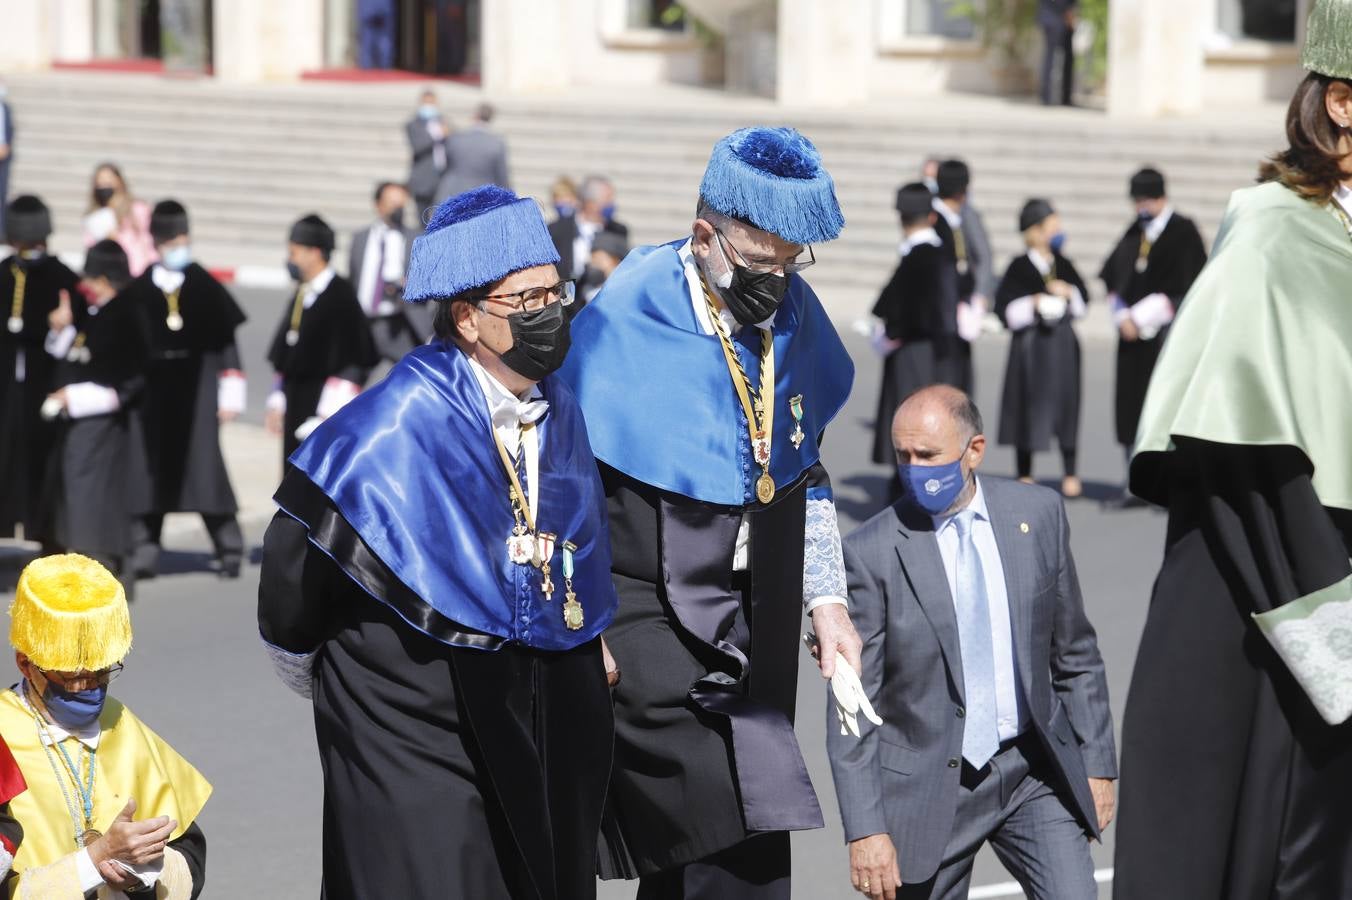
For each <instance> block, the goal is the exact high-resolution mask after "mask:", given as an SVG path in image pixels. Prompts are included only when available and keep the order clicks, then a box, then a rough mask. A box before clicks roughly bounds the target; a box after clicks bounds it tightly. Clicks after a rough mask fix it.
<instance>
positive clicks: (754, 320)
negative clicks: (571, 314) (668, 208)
mask: <svg viewBox="0 0 1352 900" xmlns="http://www.w3.org/2000/svg"><path fill="white" fill-rule="evenodd" d="M844 224H845V221H844V218H843V217H842V215H841V212H840V206H839V204H838V203H837V201H836V196H835V186H834V183H833V182H832V180H831V176H830V175H829V174H828V173H827V171H826V169H825V168H824V167H823V166H822V161H821V156H820V154H819V153H818V152H817V148H816V147H814V146H813V145H812V143H811V142H810V141H809V140H808V139H807V138H805V137H804V136H803V135H801V134H799V133H798V132H797V131H794V130H793V129H790V128H745V129H742V130H739V131H736V132H734V133H733V134H730V135H728V136H727V137H725V138H724V139H723V140H721V141H719V142H718V144H717V145H715V147H714V150H713V155H712V158H711V159H710V161H709V166H708V168H707V170H706V171H705V174H704V179H703V182H702V184H701V185H700V190H699V200H698V204H697V206H696V218H695V221H694V224H693V225H692V227H691V233H690V235H689V236H687V237H683V238H680V239H678V240H675V241H672V242H671V243H669V244H664V245H661V246H656V247H643V248H639V249H636V250H634V251H632V252H631V253H630V254H629V255H628V256H627V257H626V258H625V261H624V263H623V264H622V265H621V266H620V267H619V268H618V269H617V270H616V271H615V273H614V274H613V275H612V276H611V278H610V280H609V281H607V282H606V285H605V287H604V288H602V290H601V291H600V293H599V294H597V296H596V297H595V299H593V300H592V301H591V303H589V304H588V306H587V308H586V309H584V310H583V311H582V312H581V313H579V314H578V316H577V318H576V319H574V321H573V344H574V350H573V353H572V354H570V356H569V358H568V360H567V362H566V363H565V365H564V368H563V371H562V373H561V374H562V375H563V378H564V380H565V381H567V382H568V383H569V384H570V385H572V387H573V389H574V391H575V392H576V394H577V398H578V401H579V402H580V403H581V405H582V409H583V411H584V412H585V413H586V415H587V422H588V429H589V431H590V434H591V439H592V448H593V450H594V451H595V453H596V457H597V460H598V461H599V464H600V470H601V478H602V481H603V482H604V483H605V490H606V496H607V501H608V509H609V514H610V523H611V548H612V555H613V558H614V580H615V585H616V589H617V591H618V592H619V595H620V597H621V599H622V602H621V604H620V612H619V614H618V616H617V618H616V621H615V624H614V625H613V626H612V627H611V628H610V629H609V630H608V631H607V633H606V640H607V642H608V643H609V644H610V646H611V649H612V651H613V652H614V654H615V658H616V661H617V662H618V663H619V666H620V668H621V669H622V670H623V671H624V672H625V673H626V674H625V680H624V681H623V682H622V683H621V685H620V687H619V688H618V689H617V691H616V694H615V704H616V710H615V715H616V749H615V754H616V758H615V769H614V774H613V776H612V781H611V790H610V814H609V815H608V816H607V821H606V824H605V827H604V831H603V840H604V843H605V848H604V850H603V852H602V854H601V871H602V876H603V877H610V878H616V877H625V878H633V877H636V876H637V877H641V878H642V884H641V885H640V887H639V893H638V896H639V897H640V898H667V897H673V898H690V897H720V898H721V897H737V898H787V897H788V896H789V875H790V863H789V832H790V831H793V830H799V829H809V828H820V827H821V826H822V814H821V809H820V808H819V807H818V804H817V799H816V796H815V794H814V792H813V790H812V785H811V782H810V781H809V780H808V776H807V769H806V766H805V765H804V763H803V759H802V755H801V753H800V752H799V749H798V743H797V740H796V739H795V737H794V732H793V714H794V701H795V697H796V694H797V673H798V652H799V649H798V643H799V640H798V639H799V634H800V632H801V631H802V616H803V611H804V605H806V607H807V610H808V612H809V613H810V614H811V617H812V620H813V626H814V628H815V629H816V634H817V638H818V639H819V640H820V647H821V655H822V674H823V675H825V676H827V677H830V676H831V675H832V674H834V673H835V671H836V669H837V667H840V668H841V669H842V671H843V666H841V661H840V655H841V654H842V653H843V655H844V657H845V659H846V660H848V661H849V663H850V664H851V665H852V666H854V667H855V668H856V670H857V664H858V646H859V641H858V637H857V636H856V635H855V633H854V629H853V628H852V627H851V625H850V621H849V615H848V612H847V610H846V607H845V605H844V603H845V601H844V596H845V579H844V568H843V563H842V561H841V556H840V533H839V529H838V526H837V524H836V511H835V505H834V502H833V501H832V498H831V487H830V480H829V478H828V477H827V474H826V471H825V469H824V468H823V467H822V462H821V451H820V445H821V439H822V434H823V432H824V430H825V428H826V426H827V424H828V423H829V422H830V421H831V420H832V418H833V417H834V416H835V415H836V413H837V412H839V411H840V408H841V407H842V406H843V405H844V403H845V399H846V397H847V396H848V394H849V391H850V385H851V382H852V380H853V376H854V369H853V366H852V365H851V362H850V358H849V356H848V354H847V353H846V352H845V349H844V347H843V346H842V344H841V341H840V338H839V337H838V336H837V334H836V331H835V329H834V328H833V327H832V325H831V322H830V320H829V319H828V318H827V316H826V313H825V311H824V310H823V309H822V305H821V303H820V302H819V301H818V300H817V297H816V295H815V294H813V292H812V290H811V288H809V287H808V285H807V282H806V281H804V280H803V278H802V277H801V275H800V274H799V273H800V272H802V271H803V270H804V269H806V268H807V267H808V266H810V265H811V264H812V263H813V262H814V260H815V256H814V253H813V249H812V245H813V244H816V243H822V242H825V241H829V240H832V239H834V238H835V237H836V236H837V235H839V234H840V231H841V229H842V228H843V227H844Z"/></svg>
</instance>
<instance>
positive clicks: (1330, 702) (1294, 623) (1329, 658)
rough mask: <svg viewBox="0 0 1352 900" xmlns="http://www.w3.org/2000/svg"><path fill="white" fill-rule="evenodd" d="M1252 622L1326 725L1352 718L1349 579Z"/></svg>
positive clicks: (1351, 588) (1351, 578)
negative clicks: (1289, 671)
mask: <svg viewBox="0 0 1352 900" xmlns="http://www.w3.org/2000/svg"><path fill="white" fill-rule="evenodd" d="M1253 620H1254V622H1255V623H1257V625H1258V628H1259V630H1261V631H1262V632H1263V635H1264V636H1265V637H1266V638H1267V639H1268V642H1269V643H1270V644H1272V646H1273V648H1274V649H1276V651H1277V655H1278V656H1280V657H1281V658H1282V662H1284V663H1286V667H1287V668H1288V669H1290V670H1291V674H1292V675H1294V676H1295V677H1296V681H1297V682H1299V684H1300V686H1301V687H1302V688H1303V689H1304V690H1305V693H1306V694H1308V695H1309V697H1310V701H1311V702H1312V703H1314V707H1315V709H1317V710H1318V711H1319V715H1321V716H1323V718H1324V721H1325V722H1328V723H1329V724H1330V725H1339V724H1342V723H1343V722H1345V721H1347V720H1348V719H1349V718H1352V575H1349V576H1348V577H1346V578H1344V579H1343V580H1342V581H1339V582H1337V583H1336V584H1331V585H1329V586H1328V587H1326V588H1323V589H1322V590H1318V591H1315V592H1314V593H1313V594H1306V595H1305V596H1304V597H1301V598H1299V599H1297V600H1292V601H1291V602H1290V603H1287V604H1285V605H1283V606H1279V607H1277V608H1276V609H1273V610H1269V611H1268V612H1265V613H1257V614H1255V615H1254V617H1253Z"/></svg>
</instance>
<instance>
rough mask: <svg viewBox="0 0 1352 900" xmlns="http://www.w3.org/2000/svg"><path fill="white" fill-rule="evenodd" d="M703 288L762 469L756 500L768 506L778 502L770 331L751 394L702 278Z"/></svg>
mask: <svg viewBox="0 0 1352 900" xmlns="http://www.w3.org/2000/svg"><path fill="white" fill-rule="evenodd" d="M700 285H701V286H702V287H703V288H704V302H705V303H707V304H708V306H709V323H710V324H711V325H712V326H713V329H714V333H715V334H717V335H718V340H719V343H720V344H721V345H722V347H723V356H724V358H725V359H726V360H727V363H728V374H729V375H731V376H732V386H733V387H734V388H736V390H737V398H738V399H739V400H741V402H742V411H743V412H744V413H746V428H747V432H748V434H749V435H750V437H751V457H752V459H754V460H755V461H756V465H758V466H760V467H761V475H760V477H759V478H757V479H756V499H757V500H759V501H760V502H761V503H769V502H770V501H771V500H773V499H775V480H774V479H773V478H772V477H770V451H771V439H772V436H773V434H774V426H775V343H774V335H773V334H771V333H770V329H768V328H762V329H761V360H760V390H759V391H756V392H755V393H754V394H753V393H752V387H751V379H750V378H748V377H747V374H746V369H744V368H743V367H742V361H741V359H739V358H738V356H737V350H736V348H735V347H733V346H732V337H731V335H730V334H729V333H728V329H727V327H726V326H725V325H724V324H723V320H722V319H720V318H719V317H718V307H717V306H716V305H715V303H714V296H713V293H712V292H711V291H710V290H709V283H708V282H707V281H705V280H704V277H703V275H701V276H700Z"/></svg>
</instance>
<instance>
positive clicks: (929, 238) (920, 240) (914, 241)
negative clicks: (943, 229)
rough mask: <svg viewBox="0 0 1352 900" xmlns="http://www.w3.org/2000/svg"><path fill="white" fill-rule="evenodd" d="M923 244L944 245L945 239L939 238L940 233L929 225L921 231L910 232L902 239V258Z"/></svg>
mask: <svg viewBox="0 0 1352 900" xmlns="http://www.w3.org/2000/svg"><path fill="white" fill-rule="evenodd" d="M921 244H929V245H930V246H932V247H940V246H943V241H941V240H940V239H939V233H938V232H936V231H935V230H934V229H933V228H932V227H930V226H928V225H927V226H925V227H924V228H922V229H920V230H919V231H916V232H913V233H912V234H910V235H909V236H907V237H906V238H904V239H903V240H902V242H901V245H900V248H899V249H900V251H901V257H902V259H905V258H906V256H907V254H909V253H910V252H911V251H912V250H914V249H915V248H916V247H919V246H920V245H921Z"/></svg>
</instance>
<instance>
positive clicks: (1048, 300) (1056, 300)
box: [1037, 294, 1066, 322]
mask: <svg viewBox="0 0 1352 900" xmlns="http://www.w3.org/2000/svg"><path fill="white" fill-rule="evenodd" d="M1037 314H1038V315H1039V316H1041V317H1042V318H1043V320H1045V321H1047V322H1060V321H1061V320H1062V319H1063V318H1065V315H1066V301H1065V298H1063V297H1058V296H1056V295H1055V294H1039V295H1038V298H1037Z"/></svg>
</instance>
